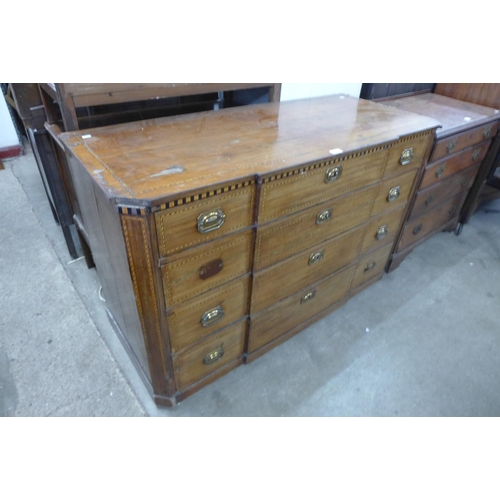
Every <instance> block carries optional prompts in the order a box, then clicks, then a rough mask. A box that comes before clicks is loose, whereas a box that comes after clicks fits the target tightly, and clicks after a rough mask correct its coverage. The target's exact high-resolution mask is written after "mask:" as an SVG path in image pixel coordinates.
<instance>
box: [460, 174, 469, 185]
mask: <svg viewBox="0 0 500 500" xmlns="http://www.w3.org/2000/svg"><path fill="white" fill-rule="evenodd" d="M468 182H469V176H468V175H466V176H465V177H464V178H463V179H462V183H461V184H462V187H465V186H466V185H467V183H468Z"/></svg>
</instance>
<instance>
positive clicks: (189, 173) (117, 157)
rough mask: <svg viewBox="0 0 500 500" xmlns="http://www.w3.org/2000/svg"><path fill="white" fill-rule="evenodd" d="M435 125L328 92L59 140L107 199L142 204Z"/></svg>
mask: <svg viewBox="0 0 500 500" xmlns="http://www.w3.org/2000/svg"><path fill="white" fill-rule="evenodd" d="M438 125H439V123H438V122H436V121H435V120H434V119H432V118H429V117H426V116H422V115H419V114H415V113H411V112H410V113H409V112H405V111H400V110H398V109H395V108H391V107H387V106H382V105H380V104H378V103H373V102H370V101H365V100H362V99H356V98H353V97H349V96H345V95H334V96H326V97H319V98H312V99H301V100H296V101H286V102H281V103H280V102H277V103H266V104H256V105H251V106H242V107H237V108H228V109H223V110H219V111H216V112H213V111H208V112H202V113H195V114H190V115H183V116H177V117H168V118H158V119H154V120H146V121H141V122H134V123H129V124H124V125H118V126H110V127H101V128H95V129H88V130H85V131H77V132H68V133H64V134H62V135H61V139H62V141H63V142H64V144H65V146H66V148H67V149H68V150H69V151H70V152H71V154H72V155H74V156H75V157H76V158H78V159H79V160H80V162H81V163H82V164H83V165H84V167H85V168H86V169H87V171H88V172H89V173H90V175H91V176H92V177H93V178H94V180H95V181H96V183H97V184H98V185H99V186H100V187H101V188H102V189H103V191H104V192H105V193H106V195H107V197H108V198H110V199H115V200H118V201H117V202H119V203H121V202H123V201H124V200H133V202H134V203H135V204H137V205H141V206H147V205H150V204H151V205H155V204H157V203H161V202H164V201H165V200H168V199H172V198H173V197H175V196H178V195H179V194H181V193H188V192H191V191H195V190H198V189H204V188H206V187H210V186H217V185H222V184H227V183H230V182H233V181H236V180H242V179H245V178H248V179H250V178H253V177H254V176H256V175H261V176H263V175H266V174H269V173H271V172H277V171H282V170H286V169H287V168H291V167H294V166H296V165H301V164H305V163H307V162H312V161H317V160H318V159H331V158H332V157H334V156H335V155H337V156H340V157H341V156H342V155H345V154H346V153H351V152H356V151H360V150H363V149H364V148H368V147H374V146H377V145H383V144H387V143H390V142H392V141H396V140H398V139H399V138H400V137H402V136H405V135H407V134H415V133H418V132H420V131H424V130H429V129H432V128H436V127H437V126H438ZM332 151H333V153H332Z"/></svg>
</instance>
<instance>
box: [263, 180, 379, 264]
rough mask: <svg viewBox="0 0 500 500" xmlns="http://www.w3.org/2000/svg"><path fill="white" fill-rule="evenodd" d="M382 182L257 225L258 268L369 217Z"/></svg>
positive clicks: (356, 224)
mask: <svg viewBox="0 0 500 500" xmlns="http://www.w3.org/2000/svg"><path fill="white" fill-rule="evenodd" d="M377 191H378V186H374V187H371V188H367V189H363V190H360V191H356V193H354V194H352V195H348V196H344V197H342V198H336V199H335V200H331V201H329V202H327V203H323V204H321V205H319V206H316V207H314V208H311V209H308V210H306V211H303V212H301V213H300V214H297V215H292V216H290V217H286V218H284V219H280V220H279V221H276V222H272V223H271V224H266V225H265V226H259V227H257V234H256V242H255V263H254V269H256V270H260V269H263V268H265V267H267V266H270V265H271V264H274V263H276V262H279V261H280V260H283V259H286V258H287V257H290V256H292V255H294V254H296V253H298V252H300V251H302V250H305V249H306V248H310V247H312V246H314V245H315V244H317V243H319V242H321V241H325V240H327V239H330V238H333V237H334V236H336V235H338V234H341V233H343V232H344V231H347V230H348V229H351V228H353V227H356V226H358V225H359V224H362V223H363V222H366V221H367V220H368V217H369V216H370V212H371V209H372V205H373V200H374V198H375V195H376V194H377Z"/></svg>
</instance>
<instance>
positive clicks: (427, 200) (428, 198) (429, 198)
mask: <svg viewBox="0 0 500 500" xmlns="http://www.w3.org/2000/svg"><path fill="white" fill-rule="evenodd" d="M434 198H435V195H434V193H431V194H430V195H429V196H427V198H426V199H425V206H426V207H427V206H429V205H430V204H431V203H432V202H433V201H434Z"/></svg>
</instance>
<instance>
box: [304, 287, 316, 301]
mask: <svg viewBox="0 0 500 500" xmlns="http://www.w3.org/2000/svg"><path fill="white" fill-rule="evenodd" d="M314 297H316V290H312V291H311V292H307V293H306V294H305V295H304V296H302V298H301V299H300V303H301V304H303V303H304V302H308V301H309V300H312V299H314Z"/></svg>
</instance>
